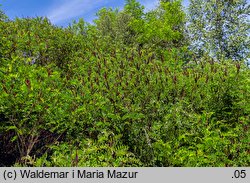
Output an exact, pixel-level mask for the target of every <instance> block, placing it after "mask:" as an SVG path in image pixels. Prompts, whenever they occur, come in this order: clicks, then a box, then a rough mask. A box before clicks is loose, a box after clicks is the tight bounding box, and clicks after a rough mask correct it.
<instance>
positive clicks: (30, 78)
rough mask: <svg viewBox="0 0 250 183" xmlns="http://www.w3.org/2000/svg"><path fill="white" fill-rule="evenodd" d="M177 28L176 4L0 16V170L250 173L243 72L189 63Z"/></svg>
mask: <svg viewBox="0 0 250 183" xmlns="http://www.w3.org/2000/svg"><path fill="white" fill-rule="evenodd" d="M173 12H174V13H173ZM184 23H185V14H184V12H183V11H182V9H181V3H180V2H179V1H174V2H172V3H170V2H162V3H161V4H160V6H159V7H158V8H157V9H156V10H154V11H151V12H148V13H146V14H145V13H143V7H142V6H141V5H140V4H139V3H137V2H136V1H128V3H127V5H126V6H125V8H124V10H122V11H120V12H119V11H116V10H112V9H102V10H100V11H99V13H98V18H97V19H96V21H95V23H94V24H93V25H91V24H87V23H86V22H84V21H83V20H80V21H79V22H75V23H73V24H72V25H70V26H68V27H66V28H60V27H57V26H54V25H52V24H51V23H50V21H49V20H48V19H46V18H33V19H29V18H22V19H15V20H14V21H10V20H8V19H7V18H6V17H5V16H4V14H2V15H1V21H0V44H1V47H0V157H1V158H0V166H111V167H112V166H222V167H224V166H249V164H250V156H249V153H250V152H249V140H250V139H249V138H250V135H249V121H250V70H249V68H248V67H247V66H246V65H245V64H244V63H243V61H232V60H220V61H217V60H214V59H213V58H212V57H209V56H208V55H204V56H203V57H200V58H195V56H194V54H193V53H192V51H191V50H189V49H188V45H189V41H188V39H187V38H186V37H187V36H186V33H185V31H184V28H183V27H184Z"/></svg>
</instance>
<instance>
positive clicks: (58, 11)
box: [0, 0, 188, 26]
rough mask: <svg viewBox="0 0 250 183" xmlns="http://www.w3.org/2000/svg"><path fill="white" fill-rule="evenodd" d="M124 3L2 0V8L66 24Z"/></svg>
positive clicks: (150, 1)
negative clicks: (101, 9) (104, 8)
mask: <svg viewBox="0 0 250 183" xmlns="http://www.w3.org/2000/svg"><path fill="white" fill-rule="evenodd" d="M138 1H139V2H140V3H141V4H142V5H144V6H145V8H146V9H147V10H149V9H153V8H154V7H155V6H156V5H157V4H158V0H138ZM124 3H125V0H0V4H1V5H2V6H1V9H2V10H3V11H4V12H5V13H6V15H7V16H8V17H9V18H11V19H13V18H15V17H36V16H46V17H48V18H49V19H50V20H51V22H52V23H54V24H56V25H59V26H66V25H68V24H69V23H70V22H72V20H77V19H79V18H84V20H85V21H87V22H91V21H92V20H93V19H94V18H95V14H96V12H97V11H98V10H99V9H100V8H102V7H112V8H122V7H123V6H124ZM183 4H184V5H185V6H186V5H187V4H188V0H184V3H183Z"/></svg>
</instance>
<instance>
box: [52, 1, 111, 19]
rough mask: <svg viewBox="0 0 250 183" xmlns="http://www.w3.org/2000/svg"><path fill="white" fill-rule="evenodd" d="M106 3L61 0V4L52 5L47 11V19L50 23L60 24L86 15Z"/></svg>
mask: <svg viewBox="0 0 250 183" xmlns="http://www.w3.org/2000/svg"><path fill="white" fill-rule="evenodd" d="M106 2H107V1H106V0H105V1H103V0H62V1H60V3H61V4H59V5H58V4H56V5H54V7H53V8H52V9H51V10H50V11H49V13H48V18H49V19H50V20H51V22H52V23H55V24H56V23H60V22H63V21H65V20H69V19H71V18H74V17H77V16H80V15H84V14H87V13H89V12H91V11H93V10H94V9H95V8H97V7H100V5H103V4H105V3H106ZM57 3H58V1H57Z"/></svg>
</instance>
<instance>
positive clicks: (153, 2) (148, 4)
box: [140, 0, 159, 11]
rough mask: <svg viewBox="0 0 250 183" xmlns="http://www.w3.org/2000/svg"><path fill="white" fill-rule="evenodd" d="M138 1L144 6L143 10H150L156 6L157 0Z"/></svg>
mask: <svg viewBox="0 0 250 183" xmlns="http://www.w3.org/2000/svg"><path fill="white" fill-rule="evenodd" d="M140 2H141V4H142V5H143V6H144V7H145V11H150V10H152V9H155V8H156V7H157V5H158V3H159V0H141V1H140Z"/></svg>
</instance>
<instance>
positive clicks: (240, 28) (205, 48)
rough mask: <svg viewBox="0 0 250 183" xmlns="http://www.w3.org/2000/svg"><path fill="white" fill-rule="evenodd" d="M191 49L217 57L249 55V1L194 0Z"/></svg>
mask: <svg viewBox="0 0 250 183" xmlns="http://www.w3.org/2000/svg"><path fill="white" fill-rule="evenodd" d="M188 13H189V23H188V31H189V34H190V40H191V41H192V46H191V49H192V50H193V51H195V53H196V54H198V56H202V55H204V54H205V53H207V54H208V55H210V56H212V57H213V58H215V59H216V60H220V59H222V58H225V59H233V60H245V59H246V58H247V57H249V45H250V42H249V41H250V40H249V33H250V32H249V30H250V29H249V28H250V27H249V26H250V24H249V14H250V6H249V4H248V3H247V0H226V1H225V0H205V1H203V0H191V1H190V6H189V8H188Z"/></svg>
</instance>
